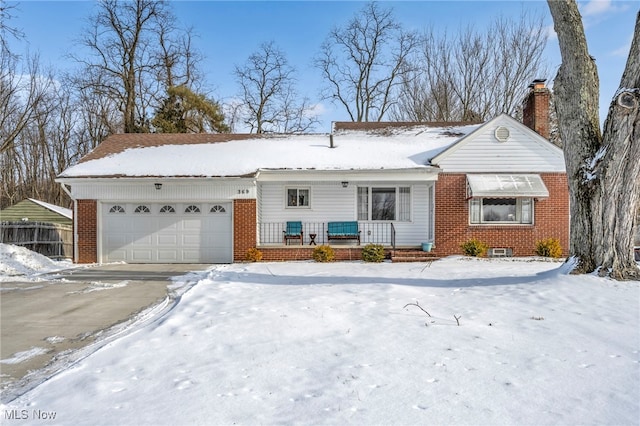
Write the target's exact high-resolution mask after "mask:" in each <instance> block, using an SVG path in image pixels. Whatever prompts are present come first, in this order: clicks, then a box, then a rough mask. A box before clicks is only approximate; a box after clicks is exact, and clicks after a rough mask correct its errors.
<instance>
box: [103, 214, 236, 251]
mask: <svg viewBox="0 0 640 426" xmlns="http://www.w3.org/2000/svg"><path fill="white" fill-rule="evenodd" d="M231 225H232V220H231V203H144V202H140V203H103V204H102V261H103V262H119V261H124V262H128V263H231V260H232V246H231V228H232V226H231Z"/></svg>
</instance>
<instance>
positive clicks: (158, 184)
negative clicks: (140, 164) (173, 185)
mask: <svg viewBox="0 0 640 426" xmlns="http://www.w3.org/2000/svg"><path fill="white" fill-rule="evenodd" d="M154 185H155V186H156V189H157V190H161V189H162V184H161V183H154Z"/></svg>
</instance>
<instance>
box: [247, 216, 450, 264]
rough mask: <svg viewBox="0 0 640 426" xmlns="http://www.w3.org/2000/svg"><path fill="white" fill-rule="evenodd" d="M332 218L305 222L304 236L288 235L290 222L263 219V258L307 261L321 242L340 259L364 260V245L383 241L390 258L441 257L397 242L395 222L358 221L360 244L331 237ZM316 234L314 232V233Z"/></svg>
mask: <svg viewBox="0 0 640 426" xmlns="http://www.w3.org/2000/svg"><path fill="white" fill-rule="evenodd" d="M327 223H328V222H302V235H303V238H302V239H285V238H284V234H285V230H286V222H261V223H259V224H258V229H259V234H258V235H259V241H258V245H257V248H258V249H259V250H260V251H261V252H262V254H263V258H262V260H263V261H271V262H278V261H304V260H310V259H312V258H313V250H314V249H315V247H317V246H318V245H330V246H331V247H332V248H333V250H334V252H335V256H336V260H337V261H357V260H362V248H363V247H364V246H366V245H367V244H379V245H382V246H383V247H384V248H385V255H386V256H385V257H386V259H389V260H391V261H392V262H429V261H434V260H438V259H440V257H439V256H438V254H437V251H436V250H435V249H434V250H432V251H431V252H424V251H422V250H421V249H420V247H419V246H401V247H400V246H397V245H396V229H395V227H394V224H393V223H392V222H381V223H372V222H358V229H359V230H360V245H358V244H357V242H356V241H355V240H344V241H336V240H331V241H330V242H329V241H328V239H327ZM312 234H313V235H314V236H313V237H312Z"/></svg>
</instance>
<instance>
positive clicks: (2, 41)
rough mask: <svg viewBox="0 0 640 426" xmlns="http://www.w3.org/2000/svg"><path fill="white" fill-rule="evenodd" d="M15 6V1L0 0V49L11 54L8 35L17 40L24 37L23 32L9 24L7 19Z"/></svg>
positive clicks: (11, 14)
mask: <svg viewBox="0 0 640 426" xmlns="http://www.w3.org/2000/svg"><path fill="white" fill-rule="evenodd" d="M16 7H17V5H16V4H15V3H14V4H9V3H7V2H5V1H0V49H1V50H2V51H3V53H5V54H11V50H10V49H9V43H8V40H9V37H13V38H15V39H18V40H19V39H21V38H23V37H24V33H23V32H22V31H21V30H20V29H18V28H16V27H14V26H11V25H9V21H10V20H11V18H13V11H14V9H16Z"/></svg>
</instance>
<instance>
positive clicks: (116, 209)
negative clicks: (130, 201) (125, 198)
mask: <svg viewBox="0 0 640 426" xmlns="http://www.w3.org/2000/svg"><path fill="white" fill-rule="evenodd" d="M109 213H124V207H122V206H118V205H115V206H113V207H111V208H110V209H109Z"/></svg>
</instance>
